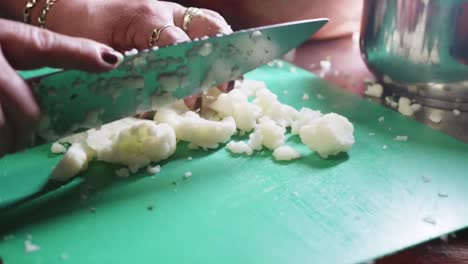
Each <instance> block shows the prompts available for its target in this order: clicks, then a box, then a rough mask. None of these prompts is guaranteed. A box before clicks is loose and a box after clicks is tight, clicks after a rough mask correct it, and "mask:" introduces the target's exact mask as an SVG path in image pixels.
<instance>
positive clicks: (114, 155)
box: [98, 120, 176, 173]
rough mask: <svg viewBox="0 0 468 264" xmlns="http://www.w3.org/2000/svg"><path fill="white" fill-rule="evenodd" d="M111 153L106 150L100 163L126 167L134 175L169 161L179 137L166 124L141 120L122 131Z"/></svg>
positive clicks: (99, 156) (113, 144) (113, 143)
mask: <svg viewBox="0 0 468 264" xmlns="http://www.w3.org/2000/svg"><path fill="white" fill-rule="evenodd" d="M110 150H111V151H109V152H108V151H107V150H104V151H105V152H104V153H102V154H101V155H98V159H100V160H102V161H106V162H110V163H117V164H124V165H127V166H128V167H129V168H130V171H131V172H132V173H135V172H136V171H137V170H138V169H140V168H143V167H146V166H148V165H149V164H150V163H151V162H158V161H161V160H165V159H167V158H169V157H170V156H171V155H172V154H173V153H174V152H175V150H176V136H175V132H174V129H173V128H172V127H170V126H169V125H167V124H158V125H156V124H155V123H154V122H152V121H149V120H141V121H140V122H138V123H136V124H134V125H132V126H130V127H127V128H125V129H123V130H122V131H120V133H119V135H118V136H117V138H116V139H115V141H113V142H112V146H111V148H110Z"/></svg>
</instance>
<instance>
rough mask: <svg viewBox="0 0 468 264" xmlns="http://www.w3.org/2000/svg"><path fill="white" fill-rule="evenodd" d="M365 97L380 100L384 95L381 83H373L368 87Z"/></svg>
mask: <svg viewBox="0 0 468 264" xmlns="http://www.w3.org/2000/svg"><path fill="white" fill-rule="evenodd" d="M364 94H365V95H367V96H371V97H376V98H380V97H382V94H383V86H382V85H381V84H379V83H371V84H367V85H366V91H365V92H364Z"/></svg>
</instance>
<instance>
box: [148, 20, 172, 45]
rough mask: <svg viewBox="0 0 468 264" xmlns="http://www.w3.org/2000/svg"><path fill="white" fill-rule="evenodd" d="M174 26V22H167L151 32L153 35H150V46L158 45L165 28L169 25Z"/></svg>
mask: <svg viewBox="0 0 468 264" xmlns="http://www.w3.org/2000/svg"><path fill="white" fill-rule="evenodd" d="M173 26H174V25H172V24H167V25H164V26H162V27H158V28H156V29H154V30H153V31H152V32H151V36H150V39H149V45H150V47H153V46H156V44H157V43H158V41H159V38H160V37H161V33H162V32H163V30H164V29H166V28H168V27H173Z"/></svg>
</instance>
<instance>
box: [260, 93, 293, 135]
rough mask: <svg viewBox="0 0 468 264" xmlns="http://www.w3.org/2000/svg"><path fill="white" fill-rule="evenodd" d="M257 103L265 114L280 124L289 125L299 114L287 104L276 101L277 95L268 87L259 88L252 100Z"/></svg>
mask: <svg viewBox="0 0 468 264" xmlns="http://www.w3.org/2000/svg"><path fill="white" fill-rule="evenodd" d="M253 102H254V104H256V105H258V106H259V107H260V108H261V109H262V112H263V115H264V116H267V117H269V118H271V119H272V120H274V121H275V123H277V124H278V125H280V126H283V127H289V126H291V124H292V123H293V122H294V120H296V119H297V118H298V116H299V112H298V111H297V110H296V109H294V108H293V107H291V106H289V105H285V104H282V103H280V102H279V101H278V99H277V96H276V95H275V94H274V93H272V92H270V91H269V90H268V89H263V90H259V91H257V93H256V98H255V100H254V101H253Z"/></svg>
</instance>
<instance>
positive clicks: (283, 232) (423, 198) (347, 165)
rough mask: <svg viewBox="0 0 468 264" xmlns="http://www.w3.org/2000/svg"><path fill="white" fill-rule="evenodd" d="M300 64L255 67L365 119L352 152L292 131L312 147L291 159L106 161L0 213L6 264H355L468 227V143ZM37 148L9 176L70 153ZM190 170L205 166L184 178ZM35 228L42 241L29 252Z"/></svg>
mask: <svg viewBox="0 0 468 264" xmlns="http://www.w3.org/2000/svg"><path fill="white" fill-rule="evenodd" d="M290 67H291V66H290V65H288V64H285V66H284V67H283V68H271V67H264V68H261V69H258V70H256V71H254V72H252V73H250V74H248V75H247V77H248V78H250V79H258V80H264V81H265V82H266V83H267V84H268V86H269V87H270V89H271V90H273V91H274V92H276V93H277V94H278V95H279V98H280V100H281V101H283V102H285V103H288V104H291V105H293V106H295V107H296V108H300V107H302V106H307V107H311V108H314V109H320V110H322V111H323V112H330V111H334V112H338V113H340V114H343V115H345V116H347V117H348V118H349V119H350V120H351V121H352V122H353V123H354V125H355V130H356V131H355V137H356V144H355V146H354V147H353V149H352V150H351V151H350V152H349V154H348V155H340V156H338V157H336V158H333V159H329V160H323V159H321V158H319V157H318V155H317V154H315V153H313V152H312V151H310V150H308V149H307V148H306V147H304V146H303V145H302V144H301V143H300V141H299V140H298V138H297V137H290V138H289V139H288V140H287V143H288V144H290V145H291V146H293V147H295V148H297V149H298V150H299V151H300V152H301V153H302V155H303V157H302V159H300V160H297V161H294V162H289V163H284V162H275V161H274V160H273V159H272V156H271V152H269V151H262V152H260V153H257V154H256V155H254V156H252V157H246V156H236V155H232V154H230V153H229V152H228V151H227V150H226V149H224V148H220V149H218V150H214V151H206V152H204V151H192V150H188V149H187V148H186V147H185V146H184V145H183V144H182V145H181V146H180V148H179V149H178V151H177V153H176V154H175V155H174V156H173V157H172V158H171V159H170V160H168V161H167V162H165V163H163V164H162V171H161V173H160V174H157V175H156V176H152V175H148V174H147V173H140V174H138V175H135V176H132V177H130V178H127V179H116V178H115V177H114V176H113V171H114V169H115V167H111V166H109V165H105V164H99V163H95V164H94V165H93V166H91V167H90V170H89V171H87V172H86V173H85V175H83V177H81V178H78V179H75V180H74V181H72V182H71V183H69V184H68V185H66V186H64V187H62V188H59V189H57V190H55V191H52V192H49V193H47V194H45V195H43V196H41V197H39V198H37V199H33V200H30V201H29V202H26V203H23V204H22V205H18V206H15V207H13V208H12V209H10V210H7V211H3V212H0V234H2V235H10V234H11V235H13V237H10V236H8V237H7V238H8V239H7V240H5V241H2V242H0V256H1V257H2V258H3V261H4V263H8V264H9V263H47V264H52V263H80V264H81V263H223V264H228V263H235V264H239V263H268V264H276V263H288V264H294V263H355V262H361V261H365V260H369V259H373V258H376V257H379V256H382V255H386V254H389V253H392V252H395V251H397V250H400V249H403V248H406V247H409V246H412V245H415V244H418V243H421V242H423V241H426V240H429V239H431V238H434V237H438V236H440V235H442V234H444V233H448V232H452V231H455V230H458V229H461V228H464V227H465V226H467V224H468V206H466V202H467V201H468V172H467V171H468V170H467V169H468V165H467V164H468V155H467V153H468V145H467V144H465V143H462V142H460V141H457V140H455V139H453V138H451V137H448V136H446V135H444V134H441V133H439V132H437V131H434V130H431V129H430V128H428V127H426V126H424V125H422V124H420V123H417V122H415V121H413V120H410V119H408V118H405V117H403V116H401V115H399V114H398V113H395V112H392V111H390V110H388V109H385V108H384V107H382V106H380V105H377V104H375V103H372V102H370V101H368V100H366V99H363V98H360V97H358V96H355V95H352V94H350V93H347V92H345V91H342V90H341V89H339V88H336V87H334V86H332V85H330V84H328V83H326V82H324V81H323V80H321V79H319V78H317V77H315V76H313V75H312V74H310V73H308V72H306V71H303V70H300V69H298V70H297V72H296V73H294V71H290ZM284 90H287V91H288V93H287V95H286V94H284V93H283V91H284ZM304 92H307V93H309V94H310V95H311V99H310V100H309V101H303V100H302V99H301V98H302V96H303V94H304ZM318 93H320V94H322V95H323V97H324V99H323V100H319V99H316V97H315V96H314V95H316V94H318ZM380 116H384V117H385V121H384V122H382V123H380V122H378V118H379V117H380ZM372 133H375V135H374V134H372ZM372 135H373V136H372ZM397 135H403V136H408V137H409V139H408V141H407V142H397V141H394V138H395V136H397ZM383 145H387V146H388V149H387V150H383V149H382V146H383ZM31 151H32V152H31V153H29V154H27V153H28V152H27V153H24V154H21V155H17V156H14V158H10V160H9V163H6V162H3V163H0V185H2V184H3V183H2V182H1V179H2V178H1V175H2V173H3V175H5V174H8V173H10V174H11V173H12V171H15V170H16V172H17V173H18V177H25V181H29V180H32V179H33V178H34V175H35V174H36V173H41V172H44V171H47V170H50V168H51V166H52V165H53V164H54V163H55V162H56V161H57V160H58V158H57V157H54V156H48V155H49V154H48V149H47V147H42V148H39V149H36V150H31ZM189 156H192V157H193V160H188V159H187V157H189ZM7 158H8V157H7ZM21 158H22V163H21V162H20V161H19V160H20V159H21ZM15 161H16V162H15ZM39 161H41V162H42V163H43V165H41V164H38V163H39ZM23 163H24V164H25V165H22V164H23ZM34 164H35V166H36V167H34ZM7 167H8V168H7ZM186 171H191V172H192V174H193V176H192V177H191V178H189V179H185V180H184V174H185V172H186ZM26 174H27V175H29V176H25V175H26ZM4 178H5V177H4ZM3 186H5V185H3ZM8 188H9V189H17V190H18V192H21V186H9V187H8ZM5 189H6V188H5V187H4V188H0V191H1V192H0V196H2V193H3V194H5V193H7V194H8V193H11V191H8V190H5ZM23 192H24V190H23ZM439 193H440V194H443V195H442V196H446V195H448V197H440V196H439ZM428 217H429V218H428ZM425 218H426V221H424V220H423V219H425ZM430 219H432V220H433V221H432V220H430ZM28 234H29V235H31V236H32V242H33V243H34V244H37V245H39V246H40V247H41V249H40V250H39V251H36V252H32V253H29V254H27V253H25V250H24V240H25V239H26V237H27V235H28Z"/></svg>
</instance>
